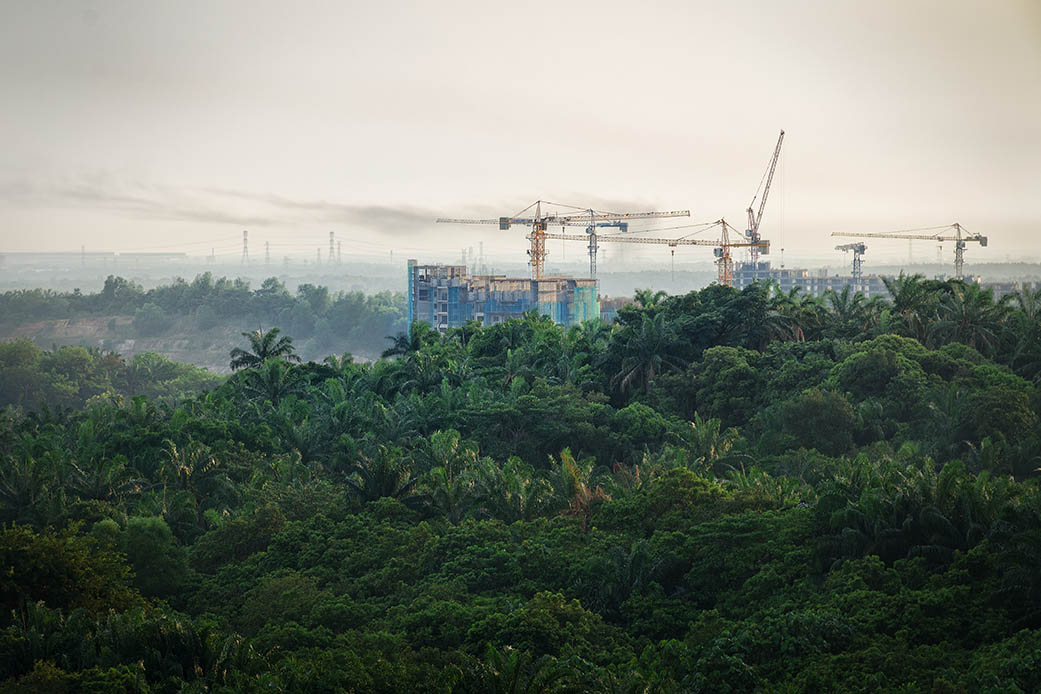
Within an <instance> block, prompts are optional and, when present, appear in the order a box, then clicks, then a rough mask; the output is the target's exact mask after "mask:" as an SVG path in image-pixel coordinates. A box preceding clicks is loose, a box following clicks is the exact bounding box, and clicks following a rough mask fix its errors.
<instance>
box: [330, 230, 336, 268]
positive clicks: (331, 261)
mask: <svg viewBox="0 0 1041 694" xmlns="http://www.w3.org/2000/svg"><path fill="white" fill-rule="evenodd" d="M335 245H336V244H335V242H334V241H333V232H331V231H330V232H329V264H330V265H332V264H333V251H334V248H335Z"/></svg>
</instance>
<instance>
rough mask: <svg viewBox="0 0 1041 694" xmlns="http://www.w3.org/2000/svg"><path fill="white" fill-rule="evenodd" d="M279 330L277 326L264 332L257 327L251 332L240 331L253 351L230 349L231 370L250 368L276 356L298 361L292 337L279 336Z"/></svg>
mask: <svg viewBox="0 0 1041 694" xmlns="http://www.w3.org/2000/svg"><path fill="white" fill-rule="evenodd" d="M279 332H280V331H279V329H278V328H271V330H268V331H266V332H265V331H264V330H263V329H262V328H257V329H256V330H254V331H253V332H250V333H242V336H243V337H245V338H246V339H248V340H249V345H250V349H252V350H253V351H252V352H248V351H246V350H244V349H241V348H239V347H236V348H235V349H233V350H231V369H232V371H237V370H238V369H251V368H254V367H257V366H260V365H261V364H263V363H264V362H265V361H267V360H268V359H276V358H277V359H284V360H286V361H295V362H299V361H300V357H298V356H297V355H296V350H295V349H294V347H293V338H291V337H289V336H288V335H283V336H282V337H279V336H278V335H279Z"/></svg>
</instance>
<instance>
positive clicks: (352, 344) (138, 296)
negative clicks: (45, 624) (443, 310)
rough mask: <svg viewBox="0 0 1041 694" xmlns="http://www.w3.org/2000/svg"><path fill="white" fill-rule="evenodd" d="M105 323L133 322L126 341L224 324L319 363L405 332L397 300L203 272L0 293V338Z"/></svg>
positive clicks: (368, 349) (369, 350)
mask: <svg viewBox="0 0 1041 694" xmlns="http://www.w3.org/2000/svg"><path fill="white" fill-rule="evenodd" d="M111 316H132V317H133V322H132V324H131V330H130V331H129V333H128V335H129V336H133V337H141V338H156V337H162V336H166V335H177V334H192V333H205V332H208V331H213V330H215V329H219V328H221V327H223V326H226V325H228V324H231V325H234V326H238V327H239V329H245V328H247V327H248V328H249V329H253V328H255V327H256V326H264V327H267V328H271V327H278V328H280V329H281V330H283V331H284V332H286V333H288V334H291V335H293V336H295V337H296V338H297V340H303V341H306V345H307V351H308V353H315V354H322V355H324V354H328V353H329V352H331V351H342V347H343V346H347V348H348V349H351V350H354V351H356V352H357V353H359V354H362V353H365V354H372V355H373V356H375V355H378V354H379V353H380V351H381V350H382V349H383V347H384V346H385V345H384V343H385V340H384V336H385V335H388V334H395V333H397V332H399V331H402V330H404V329H405V327H406V326H405V323H406V308H405V300H404V296H403V295H401V294H400V293H398V294H392V293H390V292H380V293H376V294H365V293H363V292H357V291H355V292H335V293H333V292H330V291H329V289H328V288H327V287H323V286H316V285H314V284H306V283H305V284H301V285H299V286H298V287H297V288H296V292H295V293H290V291H289V290H288V289H287V287H286V286H285V284H283V283H282V281H281V280H279V279H278V278H277V277H269V278H267V279H265V280H264V281H263V282H262V283H261V285H260V287H259V288H257V289H252V288H250V283H249V281H248V280H244V279H229V278H227V277H219V278H215V277H214V276H213V275H212V274H211V273H209V272H205V273H203V274H201V275H198V276H197V277H196V278H195V279H194V280H192V281H191V282H189V281H186V280H184V279H181V278H178V279H177V280H175V281H174V282H173V283H172V284H169V285H164V286H160V287H155V288H153V289H148V290H145V289H143V288H142V287H140V286H139V285H137V284H135V283H134V282H132V281H130V280H127V279H125V278H123V277H117V276H109V277H108V279H106V280H105V284H104V286H103V287H102V289H101V291H99V292H97V293H93V294H90V293H87V294H85V293H83V292H81V291H80V290H78V289H77V290H74V291H72V292H56V291H52V290H47V289H23V290H11V291H6V292H2V293H0V330H7V331H10V329H12V328H14V327H17V326H19V325H22V324H25V323H29V322H33V321H41V320H54V319H70V318H87V317H111Z"/></svg>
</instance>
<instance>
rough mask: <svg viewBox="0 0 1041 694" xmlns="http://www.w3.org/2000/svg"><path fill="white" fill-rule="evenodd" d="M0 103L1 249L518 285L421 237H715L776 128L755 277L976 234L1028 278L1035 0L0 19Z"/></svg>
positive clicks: (421, 5)
mask: <svg viewBox="0 0 1041 694" xmlns="http://www.w3.org/2000/svg"><path fill="white" fill-rule="evenodd" d="M0 105H2V108H0V251H16V250H79V248H80V246H81V244H82V245H85V246H86V247H87V248H88V250H119V249H123V250H134V249H156V250H159V249H166V248H169V249H172V250H173V249H176V250H188V251H190V252H193V253H204V252H205V253H208V252H209V249H210V248H211V247H213V248H216V249H217V252H218V253H220V252H222V251H223V252H225V253H231V254H237V253H238V252H239V249H240V244H241V232H242V230H243V229H249V230H250V238H251V254H252V255H253V256H254V257H259V255H260V254H261V253H262V248H263V242H264V241H265V240H267V241H270V242H271V243H272V249H273V250H272V253H273V255H274V254H278V255H282V254H284V253H291V252H292V253H295V252H301V253H303V252H309V253H310V254H311V255H312V256H313V253H314V251H313V249H314V248H315V247H318V246H323V247H324V246H325V245H327V239H328V236H327V235H328V232H329V231H334V232H336V237H337V239H338V240H340V241H342V242H343V246H344V253H345V254H347V253H348V252H350V254H352V255H355V256H359V257H374V258H375V257H378V258H385V257H387V255H388V254H389V251H390V250H391V249H392V248H393V249H395V257H401V258H403V257H405V256H414V257H419V258H425V257H435V255H436V252H438V251H440V252H443V253H444V254H449V253H451V254H455V255H457V254H458V249H459V248H460V247H463V246H468V245H476V244H477V242H478V241H480V240H483V241H484V242H485V249H486V252H487V253H488V254H489V255H490V256H492V257H495V255H496V254H498V255H499V256H500V257H503V258H506V257H509V258H511V259H515V260H517V261H518V262H520V261H522V260H523V257H524V255H523V254H524V249H525V248H526V244H525V241H524V232H523V231H522V230H520V229H517V230H513V231H509V232H500V231H499V230H498V229H497V228H496V227H463V228H458V227H446V226H444V225H435V224H434V223H433V218H435V217H437V216H440V215H446V216H471V215H473V216H497V215H500V214H512V213H514V212H516V211H517V210H519V209H521V208H523V207H525V206H526V205H527V204H528V203H529V202H531V201H532V200H535V199H536V198H543V199H549V200H556V201H560V202H565V203H572V204H576V205H581V206H588V205H591V206H594V207H601V208H607V209H612V210H618V209H629V210H641V209H677V208H690V209H692V210H693V212H694V218H695V221H707V220H711V219H717V218H719V217H723V216H725V217H727V218H728V219H729V220H730V221H732V222H733V223H734V224H735V226H741V222H742V220H743V218H744V213H743V210H744V208H745V207H746V206H747V205H748V203H749V201H750V199H751V197H752V195H753V193H754V192H755V189H756V186H757V185H758V183H759V181H760V178H761V176H762V174H763V171H764V169H765V167H766V164H767V161H768V159H769V156H770V154H771V151H772V149H773V146H774V143H775V141H776V138H777V134H778V131H779V130H780V129H782V128H783V129H784V130H785V131H786V135H785V144H784V151H783V155H782V166H781V168H780V169H779V173H778V177H777V178H776V179H775V183H774V191H773V193H772V195H771V199H770V202H769V204H768V208H767V212H766V215H765V217H764V222H763V232H764V234H765V235H766V236H768V237H769V238H770V239H771V241H772V243H773V245H774V251H775V258H776V253H777V251H778V250H779V248H780V247H781V246H782V245H783V246H784V247H785V248H786V254H787V257H788V258H791V259H792V260H795V259H798V258H800V257H802V258H811V257H812V258H823V257H828V256H829V255H831V256H834V255H836V254H835V252H834V251H832V250H831V249H832V248H833V246H834V245H835V244H836V243H838V242H839V240H837V239H832V238H830V237H829V236H828V234H829V233H830V232H831V231H835V230H842V231H887V230H892V229H900V228H906V227H918V226H932V225H938V224H946V223H950V222H955V221H958V222H961V223H962V224H963V225H964V226H965V227H967V228H968V229H969V230H970V231H978V232H981V233H984V234H987V235H988V236H989V237H990V241H991V243H990V247H989V248H987V249H979V248H978V247H975V246H973V247H971V248H970V249H969V256H970V258H971V259H975V260H1005V259H1007V258H1012V259H1022V258H1024V257H1027V258H1033V259H1041V2H1039V0H979V1H973V2H970V1H959V0H937V1H935V2H925V1H916V0H870V1H867V0H865V1H860V2H843V1H841V0H819V1H813V2H811V1H803V2H782V1H774V0H762V1H761V2H747V1H746V2H742V1H736V2H720V1H719V0H711V1H706V2H703V1H701V0H681V1H678V2H646V3H635V2H624V3H622V2H605V1H604V0H598V1H597V2H566V1H563V2H562V1H556V2H544V3H543V2H525V3H508V4H507V3H495V2H487V0H484V1H483V2H476V1H475V2H455V1H453V0H439V1H437V2H409V3H405V2H400V3H399V2H388V3H378V2H346V1H344V2H299V1H295V2H285V0H280V1H278V2H264V1H258V0H249V1H242V2H220V1H215V0H207V1H205V2H203V1H201V0H199V1H192V0H177V1H174V0H169V1H167V2H164V1H161V0H150V1H148V2H142V1H141V0H95V1H90V0H82V1H73V0H61V1H54V0H0ZM571 248H572V247H569V250H568V254H569V256H570V254H571V253H572V252H574V254H575V256H576V257H577V256H579V255H580V254H581V252H582V249H581V248H580V247H579V246H578V245H575V246H573V251H572V250H571ZM950 250H951V247H950V245H949V244H948V245H947V246H946V247H945V249H944V255H945V257H947V256H949V255H950V252H949V251H950ZM551 252H557V253H559V244H557V245H552V246H551ZM399 253H400V256H399V255H398V254H399ZM645 253H647V254H648V255H647V257H657V256H658V255H660V256H662V258H664V257H665V255H666V253H667V251H666V250H665V249H651V250H650V251H646V252H645ZM683 253H684V254H685V257H686V258H687V259H696V260H709V259H711V249H707V248H704V249H693V250H685V251H683ZM868 253H869V256H868V258H867V260H871V259H875V260H876V261H881V260H883V259H897V258H906V256H907V244H906V243H903V242H886V241H875V242H874V243H871V244H870V245H869V251H868ZM507 254H508V256H507ZM935 255H936V252H935V246H934V245H930V244H923V245H922V248H921V256H922V260H929V259H933V258H935ZM839 258H840V259H841V254H839ZM552 260H553V256H551V259H550V262H551V264H552ZM837 262H841V260H839V261H837Z"/></svg>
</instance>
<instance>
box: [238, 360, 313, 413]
mask: <svg viewBox="0 0 1041 694" xmlns="http://www.w3.org/2000/svg"><path fill="white" fill-rule="evenodd" d="M302 389H303V384H302V382H301V379H300V378H299V374H298V373H297V369H296V368H294V367H293V366H291V365H290V364H287V363H286V362H284V361H282V360H281V359H268V360H267V361H265V362H264V363H263V364H262V365H261V367H260V368H258V369H253V370H251V371H250V372H249V373H247V374H246V378H245V380H244V381H243V382H242V390H243V392H245V393H246V395H247V396H248V397H249V398H250V399H251V400H255V401H258V402H263V401H265V400H266V401H268V402H270V403H271V404H272V405H274V406H275V407H278V405H279V403H281V402H282V400H283V399H284V398H286V397H287V396H289V395H293V394H297V393H300V392H302Z"/></svg>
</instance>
